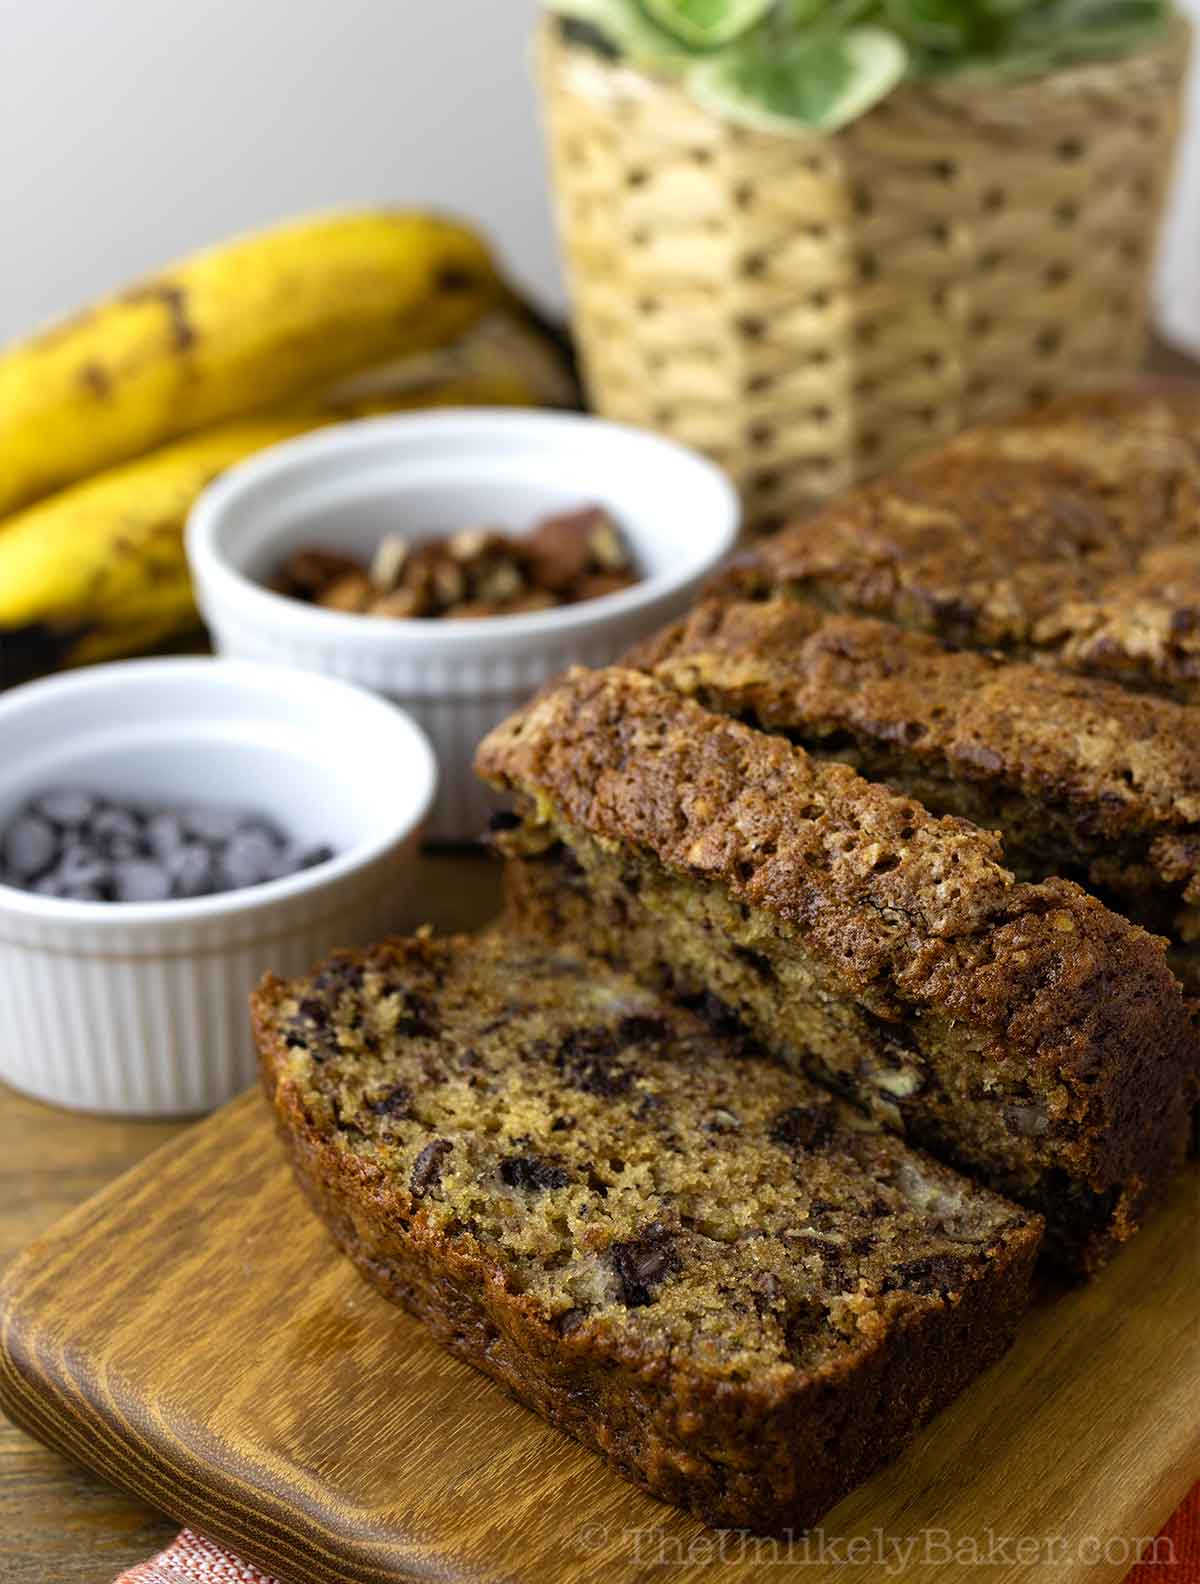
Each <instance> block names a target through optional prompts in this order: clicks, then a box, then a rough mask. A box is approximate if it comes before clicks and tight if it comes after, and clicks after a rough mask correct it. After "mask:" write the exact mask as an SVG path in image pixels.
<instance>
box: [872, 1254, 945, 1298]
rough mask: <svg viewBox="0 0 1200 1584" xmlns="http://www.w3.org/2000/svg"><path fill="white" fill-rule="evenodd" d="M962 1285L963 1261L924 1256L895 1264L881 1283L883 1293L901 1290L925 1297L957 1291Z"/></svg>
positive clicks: (940, 1256)
mask: <svg viewBox="0 0 1200 1584" xmlns="http://www.w3.org/2000/svg"><path fill="white" fill-rule="evenodd" d="M964 1285H965V1274H964V1270H963V1262H962V1260H960V1259H955V1257H954V1256H953V1255H952V1254H927V1255H925V1256H924V1258H923V1259H915V1260H905V1261H904V1263H903V1264H901V1265H897V1266H896V1269H895V1270H894V1271H893V1272H892V1273H891V1274H890V1275H889V1276H888V1278H887V1280H886V1281H885V1282H884V1284H883V1291H884V1292H894V1291H895V1289H896V1288H898V1287H899V1288H903V1289H904V1290H905V1291H907V1292H917V1293H925V1294H933V1293H947V1292H957V1291H961V1289H962V1287H963V1286H964Z"/></svg>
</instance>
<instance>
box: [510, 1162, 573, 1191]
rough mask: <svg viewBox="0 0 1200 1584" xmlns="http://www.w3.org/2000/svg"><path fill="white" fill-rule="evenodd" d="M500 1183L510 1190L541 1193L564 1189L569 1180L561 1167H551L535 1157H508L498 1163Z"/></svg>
mask: <svg viewBox="0 0 1200 1584" xmlns="http://www.w3.org/2000/svg"><path fill="white" fill-rule="evenodd" d="M500 1181H501V1182H502V1183H506V1184H507V1185H508V1187H510V1188H524V1189H527V1190H528V1191H529V1192H530V1193H541V1192H542V1191H543V1189H547V1188H565V1187H566V1186H567V1183H568V1182H569V1181H570V1178H569V1177H568V1175H567V1173H566V1172H565V1171H564V1170H563V1169H562V1167H561V1166H551V1165H550V1164H549V1162H548V1161H544V1160H542V1159H540V1157H538V1156H537V1155H509V1156H507V1157H506V1158H505V1159H504V1160H502V1161H501V1162H500Z"/></svg>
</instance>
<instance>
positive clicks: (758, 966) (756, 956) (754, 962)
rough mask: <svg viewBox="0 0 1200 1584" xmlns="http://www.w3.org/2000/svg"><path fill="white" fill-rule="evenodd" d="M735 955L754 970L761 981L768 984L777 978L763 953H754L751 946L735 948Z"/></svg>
mask: <svg viewBox="0 0 1200 1584" xmlns="http://www.w3.org/2000/svg"><path fill="white" fill-rule="evenodd" d="M733 955H734V956H735V957H736V958H737V959H738V960H739V961H740V962H744V963H745V964H746V966H747V967H748V968H751V969H753V971H754V972H755V974H757V976H758V977H759V978H760V979H763V980H765V981H767V982H768V983H769V982H770V981H771V980H772V979H774V978H775V970H774V968H772V966H771V964H770V962H769V961H768V959H767V958H766V957H764V956H763V954H762V953H761V952H756V951H752V950H751V948H750V947H749V946H735V947H734V948H733Z"/></svg>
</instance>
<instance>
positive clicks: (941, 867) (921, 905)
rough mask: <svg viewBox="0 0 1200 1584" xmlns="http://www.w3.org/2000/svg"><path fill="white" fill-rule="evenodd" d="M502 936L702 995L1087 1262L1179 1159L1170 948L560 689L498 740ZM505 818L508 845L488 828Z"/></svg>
mask: <svg viewBox="0 0 1200 1584" xmlns="http://www.w3.org/2000/svg"><path fill="white" fill-rule="evenodd" d="M478 765H479V769H480V772H481V774H483V775H484V776H485V777H486V778H487V779H489V780H490V781H492V782H493V783H494V784H495V785H496V786H498V787H501V788H508V789H511V790H513V791H514V792H516V793H517V795H518V804H517V813H516V814H515V815H514V816H512V817H511V825H512V828H510V829H507V830H501V831H499V832H498V834H497V836H496V841H497V843H498V845H499V846H500V848H501V850H502V851H503V852H504V853H506V854H507V855H509V856H511V857H514V858H522V857H523V859H524V861H523V862H521V863H519V864H517V865H516V866H515V867H514V868H513V869H512V872H511V876H510V905H511V909H512V918H513V920H514V923H515V924H516V925H517V926H519V927H523V928H527V929H530V930H531V931H535V932H539V933H542V934H544V935H548V936H549V937H550V938H553V939H560V938H563V936H564V935H565V936H567V937H569V938H573V939H576V940H578V941H580V942H581V943H584V944H586V945H587V946H588V947H590V948H592V949H594V950H597V951H598V952H599V953H600V954H601V955H604V956H606V957H607V958H609V959H610V960H612V961H614V962H619V963H621V964H623V965H625V966H628V967H629V968H631V969H632V970H633V972H634V973H635V974H636V976H637V977H638V978H640V979H642V980H644V981H645V982H647V983H650V984H654V985H656V986H661V987H664V988H666V989H668V990H670V991H672V992H673V993H674V994H676V995H677V996H682V997H685V998H689V999H690V998H694V1000H695V1004H696V1005H698V1006H701V1007H706V1008H708V1009H709V1010H710V1011H711V1012H712V1013H713V1015H714V1016H715V1017H716V1019H717V1022H718V1024H723V1025H728V1026H732V1027H741V1028H745V1029H746V1030H748V1031H749V1032H750V1033H751V1034H752V1035H753V1036H754V1037H756V1038H757V1039H758V1040H760V1041H761V1042H762V1044H763V1045H764V1046H765V1047H766V1048H767V1049H768V1050H770V1051H771V1052H772V1053H773V1054H775V1055H776V1056H777V1057H779V1058H781V1059H782V1060H783V1061H784V1062H786V1063H787V1064H788V1065H789V1066H790V1067H792V1068H794V1069H804V1070H807V1071H809V1072H811V1073H812V1074H813V1075H814V1076H816V1077H818V1078H819V1079H820V1080H821V1081H822V1082H824V1083H826V1084H828V1085H830V1086H831V1087H833V1088H835V1089H837V1090H839V1091H841V1092H843V1093H845V1094H847V1095H849V1096H850V1097H851V1098H853V1099H854V1100H856V1101H857V1102H858V1103H859V1104H861V1105H863V1106H864V1107H866V1108H867V1109H868V1110H869V1111H870V1112H871V1113H872V1114H873V1115H875V1116H877V1117H880V1118H881V1119H883V1120H885V1121H887V1122H888V1123H890V1124H891V1125H892V1126H894V1127H896V1128H898V1129H901V1130H902V1131H904V1132H905V1133H906V1134H907V1136H908V1137H910V1138H911V1139H912V1140H913V1141H914V1142H916V1143H918V1144H920V1145H922V1147H924V1148H927V1149H929V1150H930V1151H931V1152H932V1153H933V1154H935V1155H939V1156H941V1157H942V1158H944V1159H946V1160H947V1161H949V1162H950V1163H951V1164H953V1165H956V1166H958V1167H960V1168H961V1169H963V1170H966V1171H970V1172H972V1173H973V1174H975V1175H977V1176H979V1177H980V1178H981V1179H982V1180H984V1181H986V1182H987V1183H988V1184H989V1185H990V1186H991V1187H993V1188H995V1189H996V1190H997V1191H998V1192H1002V1193H1006V1194H1008V1195H1009V1197H1011V1198H1014V1199H1017V1200H1019V1201H1020V1202H1021V1203H1023V1204H1025V1205H1026V1206H1028V1207H1029V1208H1031V1209H1034V1210H1036V1211H1039V1212H1040V1213H1042V1214H1044V1215H1045V1216H1046V1220H1047V1238H1048V1242H1049V1244H1050V1246H1051V1247H1052V1249H1053V1250H1054V1252H1055V1254H1056V1256H1057V1257H1058V1259H1059V1260H1060V1261H1061V1262H1063V1263H1065V1264H1066V1265H1068V1266H1070V1267H1073V1268H1075V1269H1080V1270H1084V1271H1087V1270H1092V1269H1095V1268H1096V1267H1097V1266H1099V1265H1100V1264H1102V1263H1103V1262H1104V1260H1105V1259H1106V1258H1107V1257H1108V1255H1109V1254H1110V1253H1111V1252H1112V1251H1113V1249H1114V1247H1115V1245H1116V1244H1117V1243H1119V1242H1120V1241H1122V1240H1123V1239H1125V1238H1127V1237H1128V1236H1130V1235H1131V1233H1132V1232H1133V1231H1134V1230H1135V1229H1136V1227H1137V1226H1138V1225H1139V1223H1140V1222H1141V1220H1142V1218H1143V1216H1144V1215H1145V1213H1146V1211H1147V1210H1148V1208H1149V1207H1150V1205H1151V1204H1152V1203H1153V1202H1154V1201H1155V1199H1156V1198H1157V1197H1158V1196H1159V1195H1160V1193H1161V1191H1162V1190H1163V1188H1164V1186H1165V1184H1166V1182H1167V1180H1168V1179H1169V1177H1170V1176H1171V1175H1172V1173H1173V1172H1174V1171H1175V1169H1176V1168H1177V1167H1178V1166H1179V1164H1180V1163H1181V1161H1182V1159H1183V1157H1184V1154H1185V1150H1186V1144H1187V1135H1188V1110H1189V1102H1190V1098H1191V1095H1190V1088H1191V1084H1192V1081H1193V1074H1194V1072H1195V1070H1196V1060H1195V1048H1196V1036H1195V1034H1194V1033H1193V1030H1192V1028H1191V1025H1190V1022H1189V1018H1188V1013H1187V1009H1186V1007H1185V1004H1184V1001H1183V997H1182V994H1181V992H1180V988H1179V985H1178V984H1177V982H1176V981H1175V979H1174V977H1173V976H1172V974H1171V972H1170V970H1169V969H1168V967H1167V965H1166V962H1165V959H1164V943H1163V942H1162V941H1158V940H1155V939H1154V938H1153V937H1151V936H1150V935H1147V934H1146V933H1145V932H1144V931H1143V930H1141V929H1139V928H1138V927H1136V926H1135V925H1132V924H1130V923H1129V922H1128V921H1127V920H1125V919H1123V918H1120V917H1119V916H1118V915H1116V914H1114V913H1111V912H1110V911H1109V910H1108V909H1107V908H1105V907H1103V906H1102V905H1101V903H1099V902H1098V901H1096V899H1095V898H1094V897H1091V896H1089V895H1087V893H1085V892H1083V891H1081V890H1080V889H1079V887H1078V886H1076V885H1074V884H1072V883H1071V882H1069V881H1065V880H1059V879H1051V880H1046V881H1044V882H1042V883H1041V884H1038V885H1028V884H1023V883H1021V882H1018V881H1017V880H1016V879H1015V878H1014V876H1013V875H1012V874H1011V873H1010V872H1009V871H1008V870H1007V869H1006V868H1004V867H1003V865H1002V863H1001V856H1002V854H1001V848H1000V844H999V841H998V839H997V838H996V837H995V836H994V835H992V834H991V833H989V832H986V831H982V830H980V829H978V828H977V827H976V826H974V825H971V824H968V823H967V822H966V821H965V820H959V819H953V818H949V817H944V818H940V819H938V818H935V817H933V816H932V815H930V814H929V813H928V812H927V811H926V810H925V809H923V808H922V807H921V805H920V804H918V803H916V802H914V801H913V800H911V799H908V798H905V797H902V796H899V795H898V794H896V793H894V792H892V791H890V790H888V789H887V788H886V787H882V786H878V785H875V784H873V783H870V782H867V781H864V780H862V779H861V777H859V776H858V775H856V774H855V772H854V771H853V770H852V769H851V768H850V767H849V766H848V765H842V764H836V763H829V762H820V761H817V760H814V759H812V758H811V757H810V756H809V755H807V754H806V753H805V752H804V751H803V750H802V749H800V748H797V747H793V746H792V745H791V744H789V743H787V742H786V741H784V740H783V739H782V738H780V737H776V736H769V735H767V734H766V733H763V732H760V731H757V730H754V729H752V728H751V727H749V726H746V725H744V724H742V723H741V722H738V721H732V720H729V719H727V718H725V717H722V716H719V715H715V714H712V713H710V712H709V711H707V710H705V709H703V708H701V707H700V706H699V705H698V704H696V703H695V702H693V701H692V700H690V699H685V698H681V697H680V696H679V695H678V694H677V693H675V692H674V691H673V690H672V689H669V688H667V687H666V686H665V685H664V684H663V683H661V682H659V681H657V680H656V679H654V678H652V677H648V676H645V675H643V674H641V673H638V672H635V671H630V670H625V669H612V670H609V671H603V672H587V671H582V670H576V671H573V672H571V673H569V674H568V675H567V676H566V677H565V678H564V679H563V680H562V681H561V682H560V683H559V684H558V685H557V686H555V687H552V688H551V689H549V690H548V691H547V692H545V693H544V694H543V695H542V696H541V697H540V698H539V699H537V700H535V701H534V703H533V704H532V705H530V706H529V707H527V708H526V709H525V710H524V711H522V712H520V713H518V714H517V715H515V716H513V717H512V718H511V719H510V720H509V721H507V722H506V723H504V724H503V725H501V726H499V727H497V728H496V730H495V731H493V732H492V734H491V735H490V736H489V737H488V738H487V739H486V740H485V741H484V743H483V745H482V747H481V749H480V751H479V758H478ZM502 823H503V822H502Z"/></svg>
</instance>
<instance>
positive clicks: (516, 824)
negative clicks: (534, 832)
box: [488, 809, 523, 832]
mask: <svg viewBox="0 0 1200 1584" xmlns="http://www.w3.org/2000/svg"><path fill="white" fill-rule="evenodd" d="M522 823H523V822H522V820H521V816H520V815H519V814H514V813H513V812H512V810H511V809H497V811H496V812H495V813H494V814H493V815H492V817H491V819H490V820H488V830H490V831H497V832H499V831H511V830H520V828H521V825H522Z"/></svg>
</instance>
